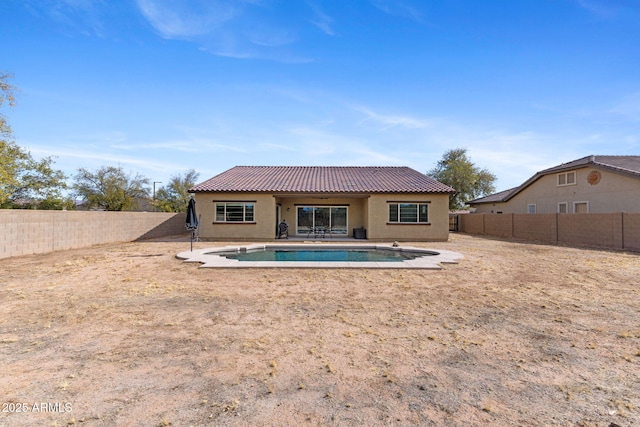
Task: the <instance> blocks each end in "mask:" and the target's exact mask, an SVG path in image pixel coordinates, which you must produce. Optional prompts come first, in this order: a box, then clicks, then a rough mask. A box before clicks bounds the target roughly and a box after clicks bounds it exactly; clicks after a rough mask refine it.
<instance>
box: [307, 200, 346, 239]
mask: <svg viewBox="0 0 640 427" xmlns="http://www.w3.org/2000/svg"><path fill="white" fill-rule="evenodd" d="M314 230H324V232H326V233H331V234H337V235H347V234H348V231H347V230H348V229H347V207H346V206H297V221H296V234H300V235H305V236H306V235H307V234H309V233H310V232H313V231H314Z"/></svg>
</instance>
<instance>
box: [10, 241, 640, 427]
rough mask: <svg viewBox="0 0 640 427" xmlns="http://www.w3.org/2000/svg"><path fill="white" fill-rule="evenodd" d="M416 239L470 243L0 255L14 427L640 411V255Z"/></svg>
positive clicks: (496, 420) (154, 246) (638, 418)
mask: <svg viewBox="0 0 640 427" xmlns="http://www.w3.org/2000/svg"><path fill="white" fill-rule="evenodd" d="M226 244H228V242H227V243H196V244H195V246H194V247H196V248H204V247H207V246H214V245H226ZM413 244H414V245H416V246H423V247H430V248H445V249H449V250H454V251H458V252H461V253H462V254H463V255H464V256H465V259H463V260H462V261H461V262H460V263H459V264H457V265H448V266H446V267H445V268H444V269H443V270H441V271H424V270H355V269H354V270H306V269H256V270H231V269H225V270H216V269H199V268H198V265H197V264H191V263H183V262H181V261H180V260H177V259H175V257H174V256H175V254H176V253H177V252H181V251H184V250H188V245H189V243H188V241H186V242H185V241H182V242H175V241H174V242H135V243H125V244H117V245H102V246H96V247H91V248H88V249H83V250H70V251H63V252H55V253H48V254H41V255H31V256H24V257H16V258H10V259H3V260H0V272H1V277H0V296H1V310H0V358H1V361H2V363H1V366H0V370H1V372H0V373H1V375H0V396H1V399H2V408H1V412H0V426H67V425H76V426H78V425H80V426H167V425H172V426H189V425H193V426H208V425H215V426H244V425H250V426H293V425H296V426H301V425H328V426H365V425H366V426H374V425H389V426H418V425H420V426H487V425H489V426H510V425H514V426H603V427H608V426H637V425H640V254H637V253H636V254H633V253H622V252H610V251H602V250H592V249H576V248H566V247H555V246H547V245H537V244H531V243H525V242H508V241H503V240H495V239H485V238H478V237H471V236H467V235H452V236H451V239H450V241H449V242H441V243H432V244H427V243H413Z"/></svg>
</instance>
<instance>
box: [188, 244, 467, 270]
mask: <svg viewBox="0 0 640 427" xmlns="http://www.w3.org/2000/svg"><path fill="white" fill-rule="evenodd" d="M273 247H275V248H279V249H310V248H319V249H346V248H353V249H382V250H392V251H400V252H403V251H404V252H423V253H428V254H429V256H423V257H418V258H415V259H410V260H404V261H401V262H347V261H336V262H332V261H238V260H237V259H228V258H225V257H224V256H221V255H216V254H217V253H222V252H246V251H252V250H263V249H265V248H273ZM434 253H435V254H436V255H433V254H434ZM176 258H178V259H181V260H184V262H199V263H201V264H202V265H201V266H200V268H386V269H407V268H412V269H428V270H440V269H442V264H457V263H458V260H460V259H462V258H464V257H463V255H462V254H460V253H458V252H453V251H447V250H443V249H437V250H436V249H426V248H417V247H413V246H393V245H392V244H386V245H384V244H371V243H366V244H354V243H349V244H335V243H331V244H329V243H320V244H309V243H297V244H292V243H268V244H248V245H238V246H224V247H217V248H216V247H213V248H205V249H198V250H195V251H185V252H180V253H178V254H176Z"/></svg>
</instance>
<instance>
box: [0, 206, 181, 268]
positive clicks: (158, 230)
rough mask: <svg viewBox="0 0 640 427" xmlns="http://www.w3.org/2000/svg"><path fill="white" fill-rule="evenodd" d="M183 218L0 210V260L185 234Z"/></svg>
mask: <svg viewBox="0 0 640 427" xmlns="http://www.w3.org/2000/svg"><path fill="white" fill-rule="evenodd" d="M184 225H185V215H184V214H175V213H161V212H94V211H88V212H87V211H37V210H20V209H2V210H0V258H6V257H11V256H19V255H27V254H36V253H44V252H51V251H56V250H64V249H75V248H82V247H87V246H91V245H96V244H103V243H116V242H130V241H133V240H138V239H148V238H155V237H162V236H169V235H176V234H185V233H186V232H187V231H186V230H185V227H184Z"/></svg>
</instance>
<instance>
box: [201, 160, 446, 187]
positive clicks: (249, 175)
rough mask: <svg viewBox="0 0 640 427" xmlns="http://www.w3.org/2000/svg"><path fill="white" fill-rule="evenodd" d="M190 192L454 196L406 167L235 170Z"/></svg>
mask: <svg viewBox="0 0 640 427" xmlns="http://www.w3.org/2000/svg"><path fill="white" fill-rule="evenodd" d="M191 191H193V192H207V191H220V192H270V193H285V192H286V193H290V192H295V193H453V192H455V190H454V189H453V188H451V187H449V186H446V185H444V184H442V183H440V182H438V181H436V180H434V179H432V178H429V177H428V176H426V175H424V174H422V173H420V172H418V171H416V170H414V169H411V168H408V167H393V166H380V167H377V166H375V167H374V166H371V167H369V166H366V167H365V166H353V167H351V166H347V167H340V166H236V167H233V168H231V169H229V170H227V171H225V172H222V173H221V174H219V175H216V176H214V177H213V178H211V179H209V180H207V181H204V182H202V183H200V184H198V185H196V186H195V187H193V188H192V189H191Z"/></svg>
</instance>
